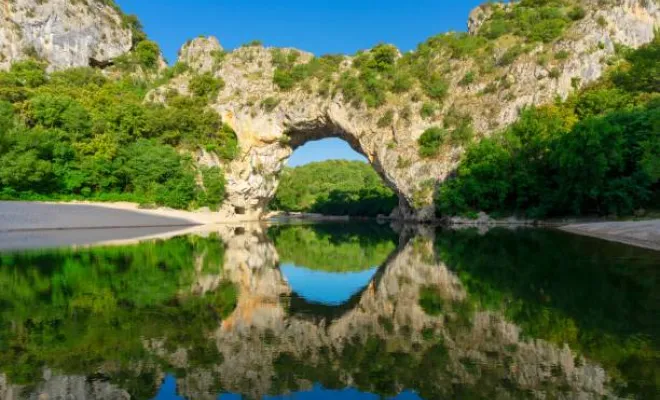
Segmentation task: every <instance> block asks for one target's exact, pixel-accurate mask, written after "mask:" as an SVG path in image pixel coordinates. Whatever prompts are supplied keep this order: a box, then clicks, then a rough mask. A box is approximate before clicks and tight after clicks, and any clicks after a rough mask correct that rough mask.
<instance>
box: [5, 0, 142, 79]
mask: <svg viewBox="0 0 660 400" xmlns="http://www.w3.org/2000/svg"><path fill="white" fill-rule="evenodd" d="M108 3H109V2H107V1H101V0H85V1H70V0H12V1H9V0H4V1H3V2H2V5H0V69H6V68H9V66H10V65H11V63H12V62H14V61H16V60H21V59H24V58H26V57H28V56H36V57H38V58H42V59H44V60H46V61H47V62H48V64H49V69H51V70H58V69H65V68H72V67H84V66H89V65H90V59H94V60H96V61H98V62H103V61H108V60H111V59H112V58H114V57H117V56H119V55H122V54H124V53H126V52H128V51H129V50H130V49H131V46H132V33H131V30H130V28H129V27H128V26H126V25H125V24H124V23H123V21H122V15H121V14H120V12H119V11H118V9H115V8H114V7H112V6H110V5H108Z"/></svg>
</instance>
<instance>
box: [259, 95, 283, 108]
mask: <svg viewBox="0 0 660 400" xmlns="http://www.w3.org/2000/svg"><path fill="white" fill-rule="evenodd" d="M279 104H280V99H278V98H276V97H267V98H265V99H264V100H263V101H262V102H261V108H263V109H264V110H266V112H272V111H273V110H274V109H275V107H277V106H278V105H279Z"/></svg>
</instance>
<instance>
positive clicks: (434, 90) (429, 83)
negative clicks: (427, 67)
mask: <svg viewBox="0 0 660 400" xmlns="http://www.w3.org/2000/svg"><path fill="white" fill-rule="evenodd" d="M422 87H423V88H424V92H425V93H426V95H427V96H428V97H430V98H431V99H433V100H437V101H442V100H444V98H445V97H446V96H447V90H449V84H448V83H447V81H445V80H444V78H442V77H441V76H440V75H438V74H433V75H430V76H429V77H427V78H426V79H424V80H423V82H422Z"/></svg>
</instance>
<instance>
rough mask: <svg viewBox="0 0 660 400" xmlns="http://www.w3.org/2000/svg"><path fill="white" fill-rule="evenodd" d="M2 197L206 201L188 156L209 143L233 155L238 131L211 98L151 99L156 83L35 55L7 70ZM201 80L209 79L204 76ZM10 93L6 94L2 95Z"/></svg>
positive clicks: (180, 204) (2, 103)
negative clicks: (64, 66) (54, 67)
mask: <svg viewBox="0 0 660 400" xmlns="http://www.w3.org/2000/svg"><path fill="white" fill-rule="evenodd" d="M0 82H2V84H1V85H0V128H2V134H1V136H0V197H2V198H5V199H27V200H29V199H72V198H86V199H96V200H112V201H118V200H128V201H136V202H140V203H153V204H162V205H168V206H171V207H177V208H188V207H191V206H195V205H199V204H200V203H201V204H204V202H203V201H200V199H198V197H199V196H201V195H202V192H203V191H200V190H198V188H197V187H196V184H195V181H196V175H197V174H199V172H198V171H196V170H195V168H194V166H193V163H192V162H191V160H190V159H189V157H184V156H182V155H181V153H180V151H179V149H181V150H193V149H198V148H199V147H200V146H201V147H202V148H206V149H207V150H209V151H213V152H215V153H217V154H218V155H219V156H220V157H222V158H224V159H227V160H230V159H232V158H233V157H234V156H235V155H236V154H237V152H238V146H237V139H236V135H235V133H234V132H233V131H232V130H231V128H229V127H228V126H226V125H223V124H222V121H221V119H220V117H219V116H218V115H217V114H216V113H215V112H213V111H211V110H209V109H207V108H206V101H200V100H199V99H197V98H195V99H193V98H188V97H183V96H169V97H168V98H167V103H166V104H165V105H161V104H153V103H149V102H145V101H144V96H145V95H146V93H147V91H148V90H149V88H150V86H149V84H148V83H146V82H144V81H141V80H138V79H135V78H122V77H116V78H108V77H106V76H104V75H103V74H102V73H100V72H99V71H96V70H93V69H91V68H75V69H70V70H64V71H59V72H54V73H52V74H51V75H50V76H47V75H46V74H45V71H44V66H43V65H41V64H39V63H37V62H34V61H26V62H21V63H16V64H14V65H13V66H12V67H11V69H10V70H9V71H7V72H0ZM201 86H202V87H207V86H208V85H207V86H204V85H201ZM2 99H4V100H2Z"/></svg>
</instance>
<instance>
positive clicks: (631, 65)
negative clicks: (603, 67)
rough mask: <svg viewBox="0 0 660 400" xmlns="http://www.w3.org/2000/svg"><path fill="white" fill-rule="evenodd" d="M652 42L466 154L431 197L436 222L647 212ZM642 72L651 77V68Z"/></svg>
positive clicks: (658, 109)
mask: <svg viewBox="0 0 660 400" xmlns="http://www.w3.org/2000/svg"><path fill="white" fill-rule="evenodd" d="M658 43H660V42H658V40H657V39H656V40H655V41H654V42H653V43H651V44H649V45H648V46H645V47H643V48H641V49H639V50H638V51H636V52H633V53H631V54H629V55H628V56H627V64H624V65H622V66H620V67H619V68H618V69H617V70H616V71H614V72H613V73H611V74H610V75H609V76H610V77H611V78H605V79H603V80H601V82H599V83H598V84H596V85H592V86H591V87H589V88H587V89H585V90H583V91H582V92H580V93H578V94H576V95H574V96H572V97H570V98H569V99H568V100H567V101H566V102H564V103H557V104H555V105H549V106H544V107H540V108H537V109H528V110H526V111H525V112H523V114H522V116H521V118H520V120H519V121H518V122H516V123H514V124H513V125H511V126H510V127H509V128H508V129H507V130H506V131H505V132H503V133H502V134H500V135H496V136H495V137H493V138H490V139H485V140H482V141H481V142H480V143H478V144H475V145H473V146H471V147H470V148H468V150H467V153H466V154H465V157H464V159H463V161H462V162H461V164H460V165H459V167H458V169H457V172H456V178H455V179H453V180H450V181H448V182H446V183H445V184H444V185H443V186H442V187H441V188H440V191H439V193H438V196H437V207H438V211H439V213H440V214H442V215H452V214H469V213H474V212H477V211H486V212H495V213H499V214H501V213H524V214H526V215H527V216H530V217H539V218H542V217H547V216H561V215H567V214H570V215H585V214H586V215H590V214H598V215H609V214H619V215H628V214H632V212H633V211H634V210H636V209H638V208H641V207H648V206H652V204H651V202H652V201H653V199H654V198H656V196H657V193H658V189H659V187H658V172H657V168H658V167H657V159H658V158H660V153H659V152H658V150H659V148H660V144H659V142H660V136H658V134H657V132H658V119H659V118H660V116H659V115H660V101H659V100H658V97H657V89H658V87H657V81H658V80H657V77H656V75H657V74H653V72H655V71H654V69H656V70H657V64H658V54H660V53H659V52H658V51H657V48H658ZM649 70H650V71H649Z"/></svg>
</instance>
